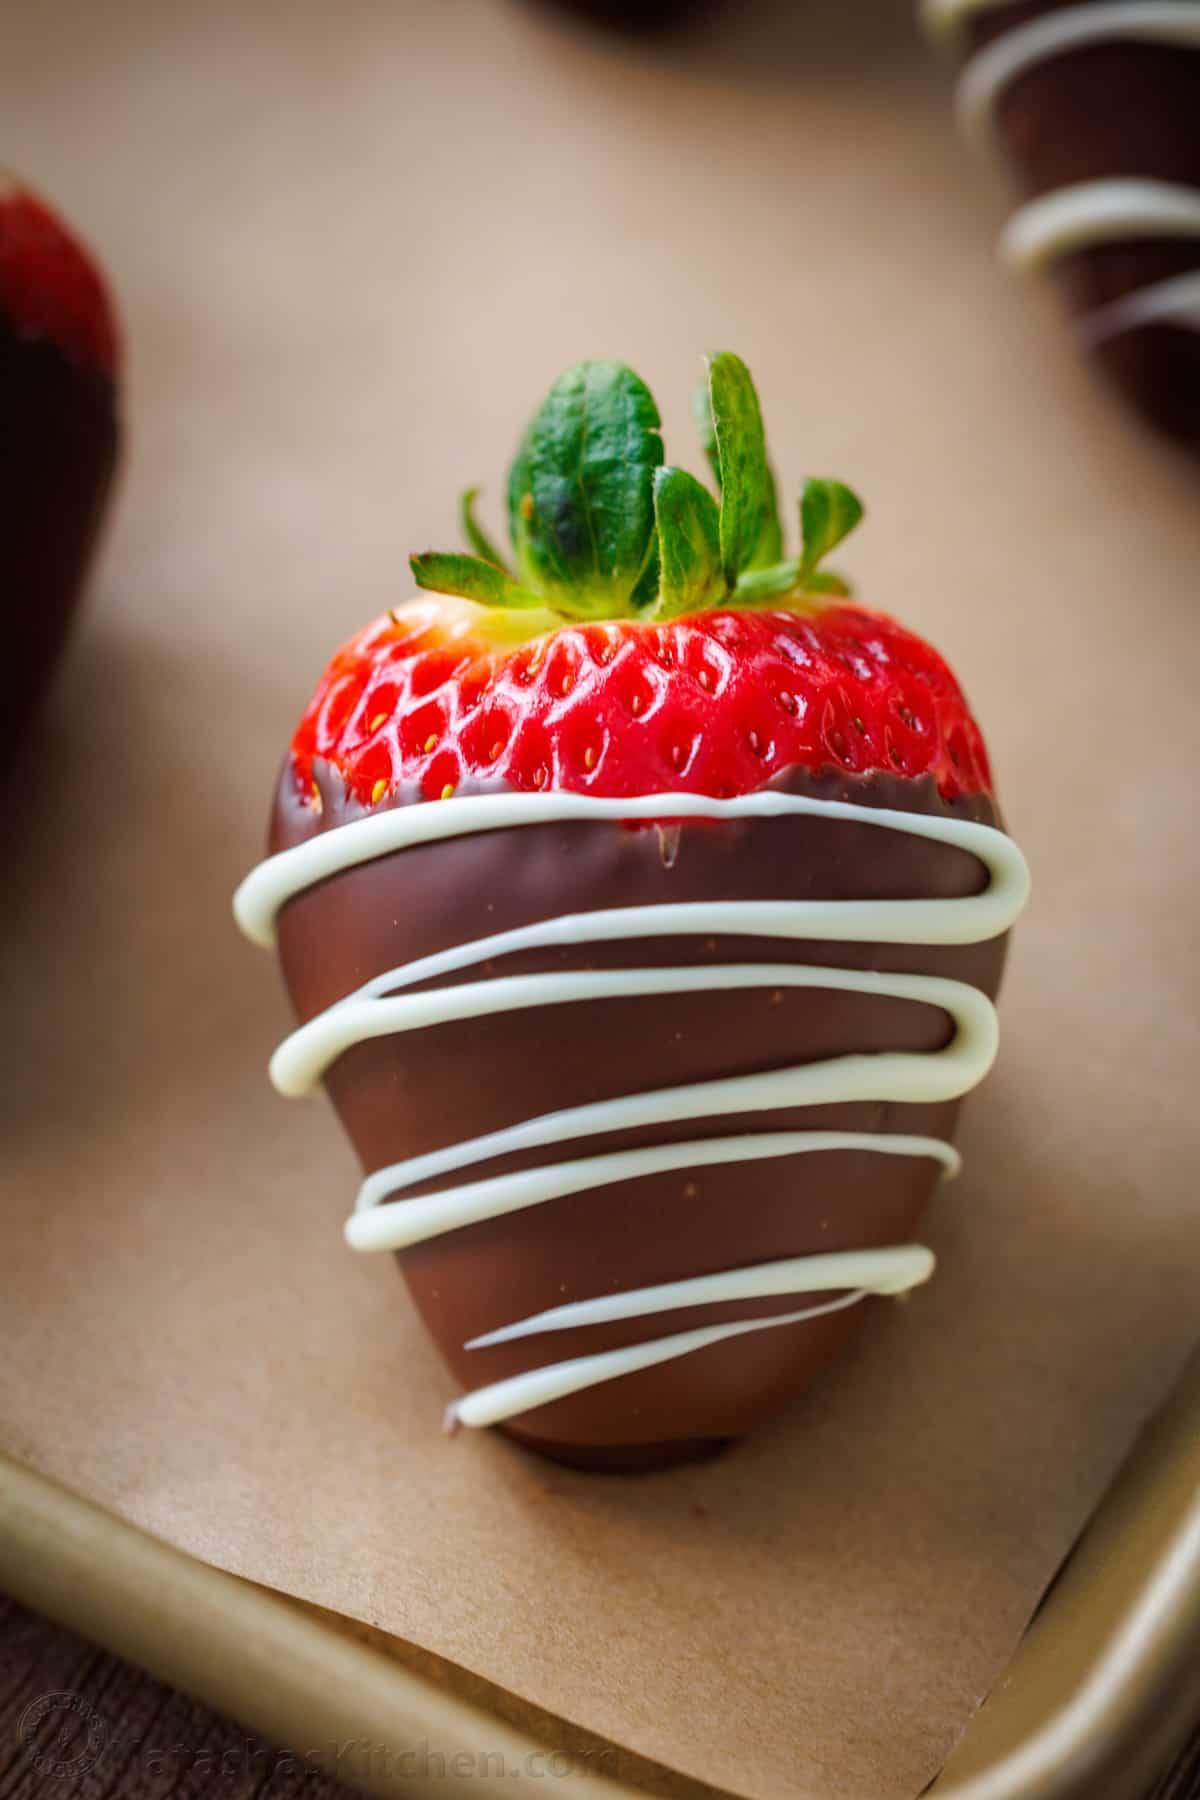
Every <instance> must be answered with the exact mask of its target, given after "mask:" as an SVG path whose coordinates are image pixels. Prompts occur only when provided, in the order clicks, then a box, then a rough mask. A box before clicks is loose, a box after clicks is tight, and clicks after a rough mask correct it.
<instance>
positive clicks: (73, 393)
mask: <svg viewBox="0 0 1200 1800" xmlns="http://www.w3.org/2000/svg"><path fill="white" fill-rule="evenodd" d="M119 350H120V347H119V333H118V329H117V324H116V319H115V315H114V312H113V308H112V303H111V301H110V299H109V296H108V290H107V288H106V286H105V284H104V280H103V278H102V276H101V275H100V274H99V272H98V271H97V269H96V267H95V265H94V263H93V262H92V260H91V258H90V256H89V255H88V253H87V252H86V251H85V250H84V249H83V248H82V247H81V246H80V244H79V243H78V242H77V241H76V240H75V239H74V238H73V237H72V236H71V235H70V234H69V232H68V231H67V230H66V228H65V226H64V225H63V224H62V223H61V222H60V220H59V219H58V218H56V216H55V215H54V214H53V213H52V212H51V211H50V209H49V208H48V207H47V206H45V205H44V204H43V202H42V201H40V200H38V199H37V198H35V197H34V196H33V195H32V194H30V193H28V192H27V191H26V190H24V189H22V188H20V187H18V186H16V185H15V184H14V183H12V182H8V183H4V182H0V405H2V407H3V413H4V422H5V429H4V434H3V439H2V446H3V447H2V448H0V543H2V544H3V546H4V549H3V552H2V557H3V563H2V575H3V580H2V583H0V592H2V593H3V607H4V613H3V623H4V632H5V656H4V657H3V659H0V710H2V711H3V715H4V718H5V721H6V725H7V727H8V736H9V740H10V741H11V739H12V738H13V737H15V736H16V735H17V733H18V732H19V730H20V728H21V725H22V724H23V722H24V720H25V718H26V717H27V716H28V714H29V713H31V712H32V710H33V708H34V707H35V705H36V703H37V701H38V699H39V698H40V696H41V694H42V691H43V690H44V688H45V686H46V684H47V682H48V680H49V677H50V674H51V671H52V669H53V666H54V663H55V662H56V660H57V657H58V655H59V652H60V650H61V648H62V645H63V642H64V640H65V637H66V633H67V629H68V626H69V624H70V620H71V616H72V614H73V612H74V609H75V604H76V602H77V600H78V597H79V593H80V590H81V588H82V585H83V581H84V578H85V575H86V573H87V569H88V566H89V563H90V561H91V557H92V553H93V550H94V548H95V543H96V537H97V533H98V530H99V527H100V523H101V520H102V516H103V512H104V508H105V504H106V501H107V497H108V493H109V490H110V487H111V483H112V477H113V473H114V470H115V467H116V461H117V454H118V446H119V436H120V431H119V425H118V420H117V380H118V364H119Z"/></svg>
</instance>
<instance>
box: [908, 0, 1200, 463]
mask: <svg viewBox="0 0 1200 1800" xmlns="http://www.w3.org/2000/svg"><path fill="white" fill-rule="evenodd" d="M921 12H922V17H923V19H924V22H925V25H926V27H927V29H928V31H929V33H930V35H931V36H932V38H933V39H934V41H935V42H936V43H938V44H939V45H940V46H941V47H943V48H945V49H946V50H947V51H948V52H949V53H950V54H951V55H952V56H954V57H955V59H956V60H957V61H958V62H959V64H960V65H961V72H960V75H959V84H958V95H957V109H958V116H959V121H960V123H961V125H962V128H963V130H964V133H965V134H966V135H967V136H968V137H969V138H970V139H972V140H974V141H975V142H977V143H979V144H982V145H983V146H985V147H987V148H994V149H995V150H996V151H997V152H998V153H999V154H1001V155H1002V156H1003V157H1004V159H1005V160H1006V161H1007V163H1008V164H1009V165H1010V166H1011V168H1012V170H1013V173H1014V174H1015V176H1016V179H1017V181H1018V183H1019V185H1020V188H1021V191H1022V195H1023V197H1024V203H1023V204H1022V205H1021V206H1020V207H1019V209H1018V210H1017V211H1016V212H1015V213H1014V214H1013V216H1012V218H1011V219H1010V221H1009V223H1008V227H1007V230H1006V232H1005V235H1004V239H1003V251H1004V255H1005V257H1006V259H1007V260H1008V261H1009V262H1010V263H1012V264H1013V265H1014V266H1016V267H1017V268H1020V269H1026V270H1037V269H1042V268H1049V269H1051V270H1052V271H1053V273H1054V274H1055V276H1056V277H1057V278H1058V280H1059V283H1060V285H1061V287H1062V289H1063V292H1064V295H1065V298H1066V302H1067V305H1068V307H1069V309H1070V311H1071V313H1072V315H1073V316H1074V319H1075V329H1076V334H1077V337H1078V341H1079V343H1080V344H1081V346H1082V347H1083V349H1084V350H1085V352H1087V353H1088V355H1089V356H1090V357H1091V358H1092V359H1093V360H1094V361H1095V362H1096V363H1097V364H1098V365H1099V366H1100V367H1101V368H1102V369H1103V370H1104V371H1105V373H1106V374H1107V375H1109V376H1110V377H1111V378H1112V380H1113V381H1115V383H1116V384H1117V386H1118V387H1119V388H1120V389H1121V390H1122V391H1123V392H1124V394H1125V395H1126V396H1127V398H1128V399H1130V400H1131V401H1132V402H1133V404H1134V405H1135V406H1136V407H1138V408H1139V409H1140V411H1141V412H1142V413H1143V414H1144V415H1145V417H1146V418H1148V419H1149V420H1150V421H1151V422H1152V423H1153V424H1154V425H1156V426H1158V427H1159V428H1160V429H1162V430H1163V431H1166V432H1168V433H1170V434H1172V435H1174V436H1176V437H1179V438H1182V439H1184V440H1186V441H1189V442H1191V443H1194V444H1200V6H1197V5H1196V4H1195V0H1077V3H1076V4H1064V0H923V4H922V7H921Z"/></svg>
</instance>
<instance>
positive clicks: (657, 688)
mask: <svg viewBox="0 0 1200 1800" xmlns="http://www.w3.org/2000/svg"><path fill="white" fill-rule="evenodd" d="M697 412H698V419H699V423H700V427H701V431H702V435H703V438H704V441H705V447H706V450H707V453H708V456H709V459H710V462H711V464H712V467H713V471H714V474H715V476H716V482H717V487H718V490H719V494H720V499H719V501H718V500H717V499H714V498H713V496H712V494H711V493H710V492H709V490H708V489H707V488H706V487H705V486H704V485H702V484H701V483H700V482H699V481H698V480H696V479H695V478H694V477H693V476H692V475H690V474H688V473H686V472H685V471H684V470H682V469H679V468H674V467H671V466H667V465H665V464H664V461H663V447H662V440H661V435H660V430H659V418H658V413H657V410H656V408H655V404H654V401H653V399H652V397H651V395H650V394H649V392H648V391H647V389H646V388H645V386H644V385H643V384H642V382H641V381H640V380H639V379H638V378H637V376H636V375H634V374H633V373H632V371H630V370H629V369H627V368H624V367H622V366H621V365H618V364H611V363H589V364H584V365H582V366H580V367H578V368H575V369H572V370H570V371H568V372H567V374H566V375H564V376H563V377H562V378H561V380H560V381H559V382H558V383H557V384H556V386H555V387H554V389H553V390H552V392H551V394H550V396H549V398H548V399H547V401H546V402H545V404H544V405H543V407H542V409H541V410H540V412H539V413H538V414H537V416H536V418H535V419H534V421H533V423H532V425H531V426H530V428H529V431H528V433H527V434H526V437H525V439H524V441H523V443H522V445H521V447H520V449H519V451H518V453H517V456H516V459H515V461H514V463H513V466H512V470H511V474H510V479H509V492H508V511H509V522H510V528H511V534H512V539H513V557H512V564H511V567H510V566H509V563H508V560H507V559H506V557H505V556H504V555H503V554H502V553H501V551H500V550H499V549H497V547H496V546H495V545H494V543H493V542H492V541H491V539H490V538H489V537H488V536H487V535H486V533H485V532H484V530H483V528H482V527H481V526H480V525H479V524H478V522H477V520H476V517H475V512H474V493H473V491H472V492H470V493H468V495H467V496H466V499H465V502H464V509H463V516H464V530H465V534H466V536H467V538H468V540H469V541H470V543H471V545H472V549H473V551H474V554H470V555H466V554H463V555H457V554H450V555H444V554H429V555H423V556H417V557H414V558H413V559H412V567H413V572H414V575H415V576H416V579H417V582H418V584H419V586H420V587H421V588H423V589H425V590H426V593H425V594H424V595H423V596H422V597H420V598H417V599H414V600H412V601H409V602H407V603H406V604H404V605H401V606H399V607H397V608H395V609H394V610H393V611H391V612H389V613H388V614H387V615H385V616H384V617H383V618H381V619H377V620H375V621H374V622H373V623H372V624H370V625H369V626H368V627H367V628H366V629H365V630H364V631H363V632H361V633H360V634H359V635H358V636H357V637H356V638H354V639H352V640H351V642H350V643H348V644H347V645H345V646H344V647H343V648H342V649H341V650H340V651H339V652H338V653H337V654H336V656H335V657H334V658H333V661H332V662H331V663H330V665H329V667H328V669H327V670H326V672H325V674H324V675H323V676H322V678H321V681H320V682H319V684H318V686H317V690H316V693H315V695H314V696H313V699H312V701H311V703H310V705H309V707H308V710H307V712H306V713H305V715H304V717H303V719H302V720H301V723H300V725H299V727H298V729H297V732H296V734H295V737H294V739H293V741H292V744H291V747H290V749H289V751H288V754H287V757H286V758H285V762H284V767H283V771H282V775H281V778H280V783H279V788H278V793H277V796H276V801H275V807H274V813H273V817H272V821H271V828H270V851H271V854H270V856H269V858H268V860H267V861H266V862H265V863H263V864H261V865H260V866H259V868H258V869H256V870H255V871H254V872H253V873H252V874H251V875H250V876H249V877H248V878H247V880H246V881H245V883H244V884H243V886H242V888H241V889H240V890H239V893H238V896H237V899H236V902H235V905H236V911H237V916H238V918H239V920H240V922H241V924H242V926H243V928H244V929H245V930H246V931H247V932H248V933H249V935H251V936H252V937H254V938H255V939H257V940H258V941H260V942H262V943H271V942H273V941H277V942H278V946H279V952H280V957H281V961H282V965H283V970H284V975H285V979H286V981H287V985H288V989H289V992H290V995H291V998H292V1001H293V1004H294V1007H295V1010H296V1013H297V1016H298V1018H299V1020H300V1022H301V1023H300V1028H299V1029H298V1030H297V1031H296V1032H295V1033H294V1034H293V1035H292V1036H291V1037H290V1038H289V1039H287V1041H286V1042H285V1043H284V1044H283V1045H282V1046H281V1047H280V1049H279V1050H278V1051H277V1053H276V1056H275V1058H274V1061H273V1064H272V1073H273V1078H274V1080H275V1082H276V1085H277V1086H278V1087H279V1088H280V1090H281V1091H282V1092H284V1093H289V1094H293V1093H302V1092H305V1091H307V1090H309V1089H311V1088H312V1087H314V1086H315V1085H317V1083H319V1082H322V1081H323V1082H324V1084H325V1086H326V1089H327V1091H328V1092H329V1094H330V1095H331V1097H332V1099H333V1101H334V1104H335V1106H336V1108H337V1110H338V1112H339V1114H340V1115H341V1118H342V1120H343V1122H344V1124H345V1126H346V1128H347V1130H348V1132H349V1134H350V1136H351V1138H352V1140H353V1142H354V1145H355V1148H356V1150H357V1152H358V1154H359V1157H360V1159H361V1161H362V1164H363V1167H364V1169H365V1170H366V1171H367V1179H366V1181H365V1182H364V1185H363V1188H362V1190H361V1192H360V1195H359V1202H358V1206H357V1208H356V1210H355V1212H354V1214H353V1216H352V1218H351V1220H350V1221H349V1224H348V1225H347V1231H346V1235H347V1237H348V1240H349V1242H350V1243H351V1245H353V1246H354V1247H355V1248H356V1249H359V1250H363V1251H370V1250H394V1251H396V1252H397V1253H398V1254H399V1259H400V1265H401V1268H402V1270H403V1273H404V1275H405V1278H406V1280H407V1282H408V1285H409V1289H410V1291H411V1293H412V1296H413V1298H414V1300H415V1302H416V1304H417V1306H418V1308H419V1309H420V1311H421V1313H422V1315H423V1317H424V1319H425V1321H426V1323H427V1325H428V1327H429V1329H430V1331H431V1332H432V1333H433V1335H434V1337H435V1338H436V1340H437V1342H438V1344H439V1346H440V1348H441V1350H442V1352H443V1354H444V1356H445V1358H446V1360H447V1362H448V1363H449V1365H450V1368H451V1369H452V1371H453V1372H454V1375H455V1376H456V1378H457V1379H458V1381H459V1382H460V1383H461V1384H462V1386H463V1388H464V1389H465V1390H467V1391H466V1392H465V1394H464V1396H463V1397H462V1398H461V1399H459V1400H458V1401H457V1402H456V1403H455V1404H454V1406H453V1407H452V1408H451V1410H450V1415H449V1423H450V1424H451V1425H452V1426H454V1425H460V1424H461V1425H467V1426H479V1425H487V1424H498V1425H501V1426H502V1427H503V1428H504V1429H505V1430H506V1431H508V1432H510V1433H511V1434H512V1435H513V1436H515V1437H518V1438H520V1439H522V1440H523V1441H524V1442H526V1443H528V1444H530V1445H532V1446H534V1447H536V1448H537V1449H540V1450H543V1451H545V1452H546V1453H548V1454H550V1455H552V1456H555V1457H558V1458H561V1459H563V1460H565V1461H570V1462H575V1463H579V1464H582V1465H584V1466H596V1467H608V1468H638V1467H645V1466H651V1465H653V1464H656V1463H661V1462H667V1461H673V1460H680V1459H683V1458H686V1457H689V1456H695V1455H698V1454H703V1453H705V1452H707V1451H710V1450H712V1449H714V1448H716V1447H717V1446H719V1445H720V1444H722V1443H724V1442H726V1441H727V1440H729V1439H731V1438H735V1437H737V1436H739V1435H740V1434H742V1433H744V1432H745V1431H747V1430H748V1429H749V1428H750V1427H751V1426H753V1425H754V1424H755V1423H756V1422H757V1421H758V1420H760V1419H762V1418H764V1417H765V1416H767V1415H769V1414H770V1413H772V1412H773V1411H775V1410H777V1409H778V1408H779V1407H781V1406H782V1405H784V1404H785V1403H786V1402H787V1401H788V1400H789V1399H791V1398H792V1397H793V1396H794V1395H796V1394H798V1393H799V1392H800V1391H801V1390H802V1389H803V1388H804V1387H805V1385H806V1384H807V1383H808V1382H809V1381H810V1380H811V1378H812V1376H813V1375H814V1374H815V1373H816V1371H817V1370H818V1369H819V1368H820V1367H821V1365H822V1364H823V1363H824V1362H825V1361H826V1360H827V1359H828V1358H829V1357H830V1356H831V1355H832V1354H833V1353H834V1352H835V1351H836V1350H837V1348H838V1347H839V1346H840V1345H841V1344H842V1342H843V1341H844V1340H845V1339H846V1337H847V1336H848V1334H849V1333H850V1332H851V1331H852V1330H853V1329H854V1328H855V1327H856V1326H857V1325H858V1324H860V1323H861V1322H862V1321H863V1320H864V1319H865V1318H866V1317H867V1316H868V1315H869V1312H870V1301H871V1299H872V1297H874V1296H885V1295H895V1294H899V1293H902V1292H905V1291H907V1290H908V1289H911V1288H913V1287H916V1286H917V1285H919V1284H920V1283H922V1282H923V1281H925V1280H926V1279H927V1278H928V1276H929V1275H930V1273H931V1271H932V1268H933V1261H934V1259H933V1256H932V1253H931V1252H930V1251H929V1250H928V1249H927V1248H925V1247H924V1246H922V1245H921V1244H919V1243H916V1242H914V1241H913V1233H914V1231H915V1228H916V1226H917V1222H918V1220H919V1217H920V1215H921V1212H922V1210H923V1208H924V1206H925V1204H926V1202H927V1201H928V1199H929V1196H930V1194H931V1192H932V1190H933V1187H934V1185H935V1183H936V1182H937V1180H938V1178H939V1177H940V1176H942V1175H944V1174H953V1173H954V1172H955V1171H956V1169H957V1166H958V1157H957V1154H956V1152H955V1151H954V1149H953V1147H952V1142H951V1140H952V1137H953V1131H954V1124H955V1118H956V1114H957V1111H958V1106H959V1102H960V1099H961V1097H962V1095H963V1094H964V1093H965V1092H967V1091H968V1090H969V1089H970V1088H971V1087H973V1086H974V1085H975V1084H976V1083H977V1082H978V1081H979V1080H980V1079H981V1078H982V1077H983V1075H984V1074H985V1073H986V1072H987V1069H988V1067H989V1066H990V1064H991V1061H992V1059H993V1056H994V1054H995V1049H996V1021H995V1012H994V1009H993V1006H992V999H993V998H994V996H995V993H996V989H997V986H998V983H999V980H1000V974H1001V969H1002V965H1003V960H1004V952H1005V941H1006V932H1007V929H1008V927H1009V925H1010V924H1011V923H1012V920H1013V919H1014V918H1015V916H1016V914H1017V913H1018V911H1019V910H1020V907H1021V905H1022V904H1023V901H1024V897H1025V893H1026V888H1027V877H1026V873H1025V866H1024V862H1023V860H1022V858H1021V856H1020V853H1019V851H1018V850H1017V849H1016V847H1015V845H1014V844H1013V843H1012V841H1011V839H1010V838H1009V837H1008V836H1007V835H1006V833H1005V832H1004V830H1003V828H1002V826H1001V824H1000V820H999V814H998V811H997V808H996V803H995V800H994V797H993V794H992V786H991V778H990V774H989V770H988V763H987V756H986V752H985V749H984V745H983V740H982V737H981V735H980V732H979V729H978V727H977V726H976V724H975V721H974V720H973V718H972V716H971V714H970V711H969V709H968V707H967V704H966V701H965V700H964V698H963V695H962V692H961V690H960V689H959V687H958V685H957V683H956V681H955V679H954V676H953V675H952V674H951V672H950V670H949V669H948V668H947V666H946V664H945V663H944V662H943V661H942V659H941V658H940V657H939V656H938V655H937V653H936V651H934V650H933V649H932V648H931V647H930V646H929V645H928V644H926V643H924V642H923V641H922V640H921V639H920V638H918V637H916V636H914V635H913V634H912V633H911V632H909V631H907V630H906V629H905V628H904V627H902V626H901V625H899V624H898V623H896V621H895V620H893V619H891V618H889V617H887V616H886V615H884V614H881V613H877V612H873V611H869V610H867V609H866V608H864V607H861V606H859V605H856V604H854V603H852V602H851V601H850V600H849V598H848V589H847V587H846V584H845V582H844V581H843V580H842V579H841V578H840V577H839V576H837V575H835V574H833V573H832V572H831V571H829V570H828V569H826V568H825V567H824V559H825V557H826V555H827V554H828V552H829V551H831V550H832V549H833V548H834V547H835V546H836V545H837V544H838V543H839V542H840V541H841V539H842V538H843V537H845V535H846V534H847V533H848V532H849V531H850V530H851V529H852V528H853V526H854V525H855V524H856V523H857V521H858V519H859V517H860V516H861V507H860V505H859V503H858V501H857V500H856V498H855V497H854V495H853V494H852V493H851V492H850V490H849V489H847V488H846V487H844V486H843V485H842V484H840V483H839V482H836V481H828V480H820V481H810V482H808V483H807V485H806V486H805V488H804V492H803V496H802V499H801V503H800V525H801V549H800V553H799V554H798V555H796V556H792V557H788V556H786V555H785V554H784V546H783V536H782V531H781V526H780V521H779V516H778V510H777V504H776V494H775V486H774V480H773V477H772V475H771V472H770V468H769V464H768V461H767V456H766V450H765V444H764V439H763V431H762V423H761V418H760V414H759V408H758V401H757V398H756V395H755V392H754V388H753V385H752V383H751V381H750V377H749V374H748V372H747V370H746V368H745V366H744V364H743V363H741V362H740V360H739V359H738V358H737V357H735V356H732V355H729V354H721V355H717V356H714V357H713V358H711V359H710V363H709V376H708V382H707V384H706V386H705V387H704V388H703V389H702V390H701V393H700V395H699V404H698V407H697Z"/></svg>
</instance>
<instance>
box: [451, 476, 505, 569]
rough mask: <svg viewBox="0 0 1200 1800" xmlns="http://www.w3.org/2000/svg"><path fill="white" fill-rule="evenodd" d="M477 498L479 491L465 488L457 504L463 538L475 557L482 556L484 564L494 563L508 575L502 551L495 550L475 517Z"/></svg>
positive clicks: (474, 488)
mask: <svg viewBox="0 0 1200 1800" xmlns="http://www.w3.org/2000/svg"><path fill="white" fill-rule="evenodd" d="M478 498H479V489H478V488H477V487H473V488H467V490H466V492H465V493H464V494H463V497H462V499H461V501H460V502H459V506H460V509H461V514H462V528H463V536H464V537H465V538H466V540H467V542H468V544H470V546H471V548H472V550H474V551H475V553H476V555H478V556H482V558H483V560H484V562H490V563H495V565H496V567H497V568H498V569H503V570H504V572H505V574H508V573H509V572H510V571H509V567H508V564H507V562H506V561H505V559H504V553H503V551H502V550H498V549H497V548H496V546H495V544H494V543H493V542H492V540H491V538H490V537H489V536H488V534H487V532H486V531H485V530H484V529H483V526H482V525H481V524H480V523H479V520H478V519H477V518H476V517H475V502H476V500H477V499H478Z"/></svg>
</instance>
